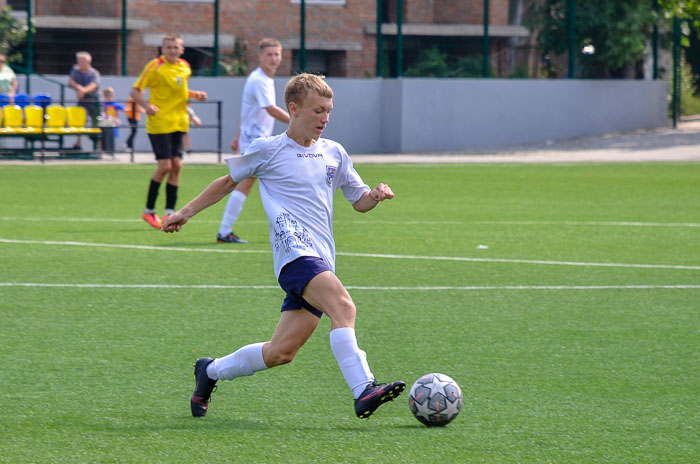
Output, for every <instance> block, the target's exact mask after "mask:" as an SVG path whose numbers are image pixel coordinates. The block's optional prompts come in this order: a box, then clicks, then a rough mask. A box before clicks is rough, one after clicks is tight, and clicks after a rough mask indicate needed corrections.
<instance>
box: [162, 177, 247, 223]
mask: <svg viewBox="0 0 700 464" xmlns="http://www.w3.org/2000/svg"><path fill="white" fill-rule="evenodd" d="M236 185H237V183H236V182H235V181H234V180H233V179H232V178H231V175H230V174H226V175H225V176H223V177H219V178H218V179H216V180H215V181H214V182H212V183H211V184H209V186H208V187H207V188H205V189H204V190H203V191H202V193H200V194H199V195H197V196H196V197H195V198H194V199H193V200H192V201H190V202H189V203H187V204H186V205H185V206H183V207H182V209H180V210H179V211H177V212H176V213H174V214H171V215H170V216H168V217H167V219H166V220H165V222H164V223H163V232H178V231H179V230H180V229H181V228H182V226H184V225H185V223H186V222H187V221H189V220H190V218H191V217H192V216H194V215H195V214H197V213H199V212H200V211H202V210H203V209H205V208H208V207H209V206H211V205H213V204H214V203H216V202H218V201H220V200H221V199H222V198H224V197H225V196H226V195H228V194H229V193H231V192H233V190H234V189H235V188H236Z"/></svg>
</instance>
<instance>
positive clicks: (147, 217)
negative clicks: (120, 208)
mask: <svg viewBox="0 0 700 464" xmlns="http://www.w3.org/2000/svg"><path fill="white" fill-rule="evenodd" d="M141 217H142V218H143V220H144V221H146V222H147V223H148V224H150V225H151V227H155V228H156V229H160V228H162V227H163V222H162V221H161V220H160V218H159V217H158V213H143V215H142V216H141Z"/></svg>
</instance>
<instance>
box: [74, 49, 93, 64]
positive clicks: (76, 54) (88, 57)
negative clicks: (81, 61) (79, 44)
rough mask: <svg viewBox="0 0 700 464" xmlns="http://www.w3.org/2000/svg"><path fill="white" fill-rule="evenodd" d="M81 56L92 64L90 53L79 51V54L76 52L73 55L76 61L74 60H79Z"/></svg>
mask: <svg viewBox="0 0 700 464" xmlns="http://www.w3.org/2000/svg"><path fill="white" fill-rule="evenodd" d="M81 56H84V57H85V58H87V60H88V61H90V62H92V55H91V54H90V52H86V51H79V52H76V53H75V59H76V60H77V59H78V58H80V57H81Z"/></svg>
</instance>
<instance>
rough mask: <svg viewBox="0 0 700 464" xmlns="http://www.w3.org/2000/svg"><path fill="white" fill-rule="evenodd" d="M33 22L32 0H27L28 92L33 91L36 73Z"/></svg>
mask: <svg viewBox="0 0 700 464" xmlns="http://www.w3.org/2000/svg"><path fill="white" fill-rule="evenodd" d="M32 22H33V19H32V0H27V94H31V92H32V83H31V81H32V80H31V76H32V74H33V73H34V28H33V27H32Z"/></svg>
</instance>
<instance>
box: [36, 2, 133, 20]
mask: <svg viewBox="0 0 700 464" xmlns="http://www.w3.org/2000/svg"><path fill="white" fill-rule="evenodd" d="M34 5H35V7H34V8H35V11H34V14H36V15H55V16H106V17H114V16H117V15H120V14H121V9H122V7H121V2H119V1H115V0H89V1H88V0H61V1H56V0H34Z"/></svg>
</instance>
